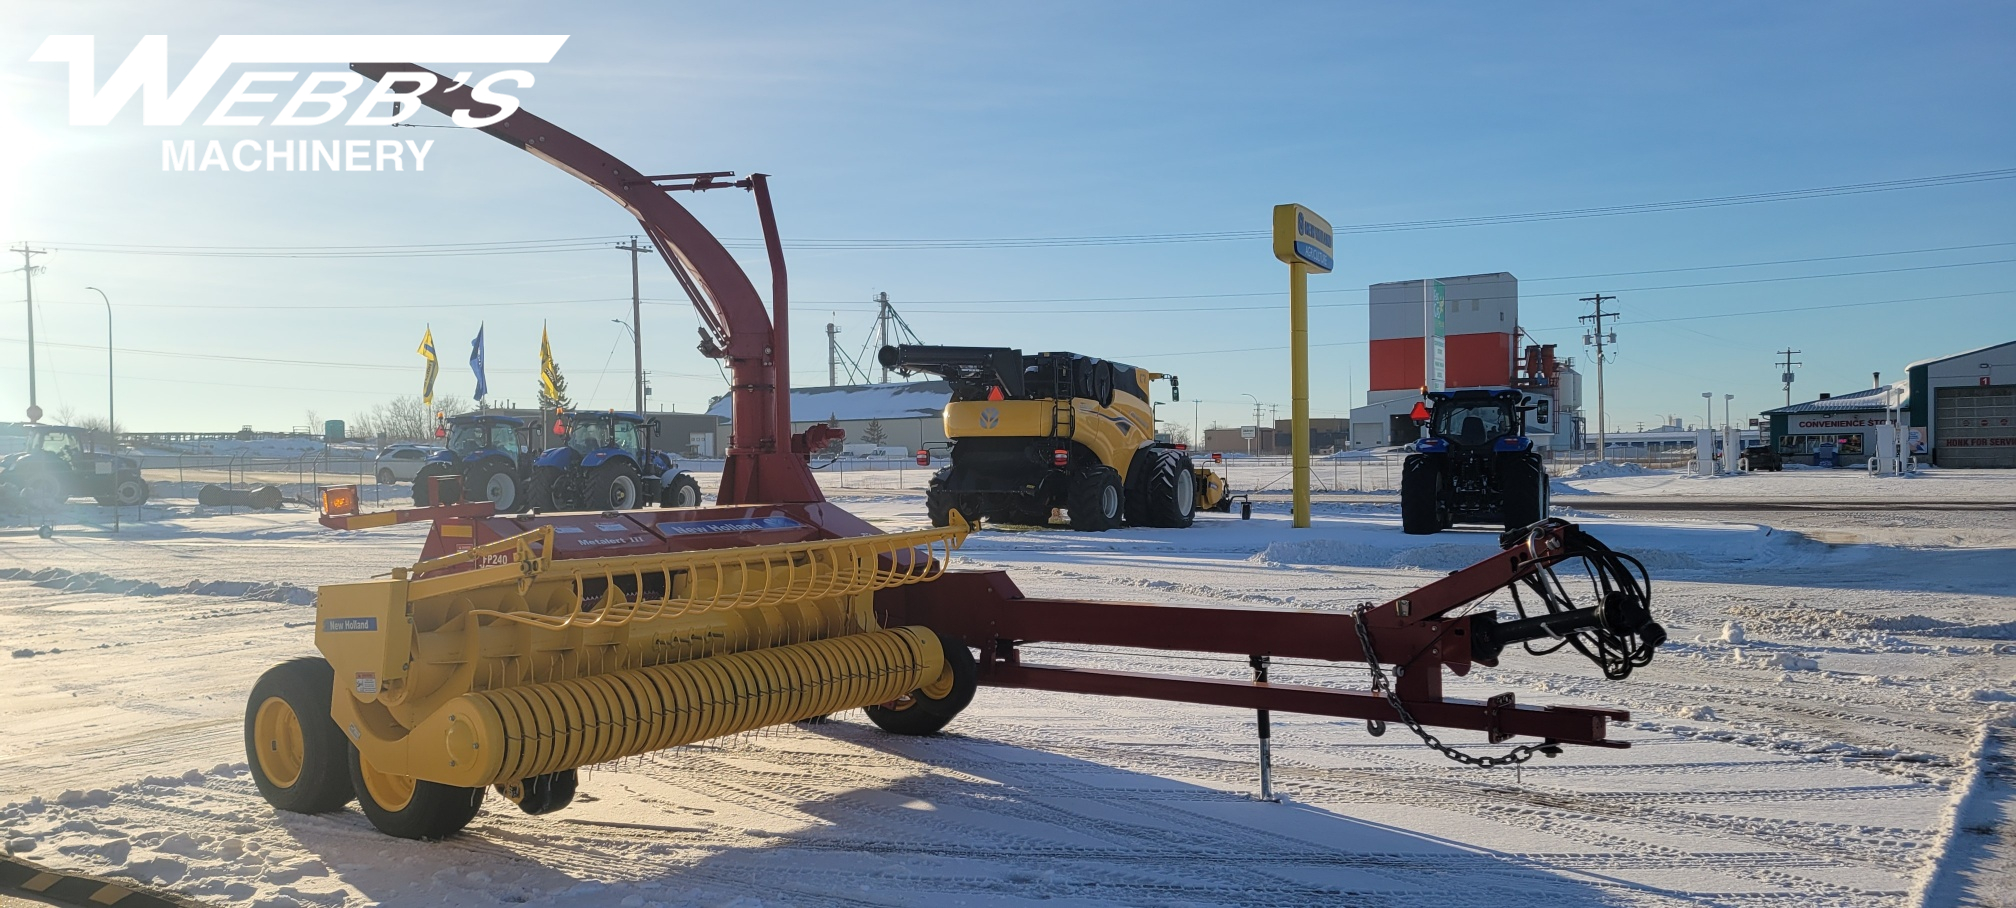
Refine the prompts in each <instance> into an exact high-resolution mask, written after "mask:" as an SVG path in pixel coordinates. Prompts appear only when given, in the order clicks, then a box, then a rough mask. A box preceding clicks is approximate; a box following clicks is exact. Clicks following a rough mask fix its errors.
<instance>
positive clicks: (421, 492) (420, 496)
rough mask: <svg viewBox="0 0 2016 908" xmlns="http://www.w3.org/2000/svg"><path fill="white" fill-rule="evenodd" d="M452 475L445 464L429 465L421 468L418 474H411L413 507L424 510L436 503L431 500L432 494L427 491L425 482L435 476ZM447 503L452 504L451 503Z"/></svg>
mask: <svg viewBox="0 0 2016 908" xmlns="http://www.w3.org/2000/svg"><path fill="white" fill-rule="evenodd" d="M453 475H455V471H454V470H451V469H449V468H448V466H447V465H446V464H438V463H430V464H428V465H426V466H424V467H421V468H420V472H418V473H415V474H413V506H414V507H416V508H424V507H428V506H429V505H432V504H435V503H436V502H435V501H434V500H433V497H434V496H433V494H432V493H431V492H429V491H428V489H427V485H428V483H427V480H429V479H432V478H434V477H436V476H453ZM448 503H450V504H452V503H453V502H448Z"/></svg>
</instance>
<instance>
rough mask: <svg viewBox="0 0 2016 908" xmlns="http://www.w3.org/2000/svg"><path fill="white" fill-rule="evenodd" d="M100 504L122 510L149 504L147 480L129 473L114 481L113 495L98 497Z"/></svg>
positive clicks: (136, 474)
mask: <svg viewBox="0 0 2016 908" xmlns="http://www.w3.org/2000/svg"><path fill="white" fill-rule="evenodd" d="M98 503H99V504H102V505H111V506H114V507H121V508H137V507H139V506H141V505H143V504H146V503H147V480H145V479H141V478H140V474H138V473H127V474H125V475H123V476H120V477H119V478H118V479H116V480H114V481H113V483H112V494H110V495H100V496H98Z"/></svg>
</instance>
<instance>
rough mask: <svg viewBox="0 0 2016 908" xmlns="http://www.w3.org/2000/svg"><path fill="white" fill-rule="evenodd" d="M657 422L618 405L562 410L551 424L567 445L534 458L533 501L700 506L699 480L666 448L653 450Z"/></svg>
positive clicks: (568, 506)
mask: <svg viewBox="0 0 2016 908" xmlns="http://www.w3.org/2000/svg"><path fill="white" fill-rule="evenodd" d="M657 425H658V421H657V420H655V419H647V418H645V417H643V416H640V415H638V414H636V413H624V412H620V411H617V410H602V411H588V410H579V411H572V412H568V411H563V412H561V413H560V414H559V415H558V417H557V418H556V419H555V420H554V424H553V429H554V431H555V432H556V433H557V434H558V435H560V437H561V438H563V439H565V443H564V444H560V445H557V446H555V447H551V448H547V449H546V451H545V453H543V454H540V455H539V458H538V459H537V460H536V461H534V468H533V471H532V478H531V487H530V498H529V500H530V502H531V505H532V507H535V508H539V509H541V510H562V511H567V510H596V511H600V510H610V509H615V510H623V509H626V508H635V507H643V506H646V504H647V503H649V502H658V503H660V504H661V505H663V506H664V507H698V506H699V505H700V485H699V482H698V481H697V480H695V479H694V478H693V477H692V476H691V475H689V474H687V473H684V472H681V471H680V470H679V467H678V465H677V464H675V463H673V462H672V458H671V457H670V456H669V455H667V454H666V453H665V452H663V451H654V450H652V449H651V434H652V432H653V431H655V430H656V428H657Z"/></svg>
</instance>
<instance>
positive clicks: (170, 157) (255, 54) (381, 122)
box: [29, 35, 568, 172]
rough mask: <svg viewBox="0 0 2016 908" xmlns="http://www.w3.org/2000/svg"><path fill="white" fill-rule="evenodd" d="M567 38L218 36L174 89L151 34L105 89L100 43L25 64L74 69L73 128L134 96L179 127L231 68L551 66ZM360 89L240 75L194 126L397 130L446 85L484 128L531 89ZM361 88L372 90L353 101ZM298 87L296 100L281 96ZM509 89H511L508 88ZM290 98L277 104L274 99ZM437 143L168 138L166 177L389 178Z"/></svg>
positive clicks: (514, 78)
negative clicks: (423, 63) (424, 98)
mask: <svg viewBox="0 0 2016 908" xmlns="http://www.w3.org/2000/svg"><path fill="white" fill-rule="evenodd" d="M567 37H568V36H566V35H222V36H219V37H218V38H217V39H216V40H215V41H212V42H211V44H210V48H209V49H208V50H206V51H204V53H203V56H202V57H201V58H199V59H198V60H197V61H196V65H195V66H194V67H192V68H191V69H190V70H189V72H188V73H187V74H186V75H184V76H183V77H182V80H181V81H180V82H179V83H171V82H170V80H169V77H168V38H167V36H165V35H148V36H146V37H144V38H142V39H140V42H139V43H138V44H137V45H135V46H134V48H133V50H132V51H131V52H130V53H128V54H127V55H126V58H125V59H124V60H123V61H121V62H120V64H119V67H118V68H117V69H115V70H113V72H112V74H111V76H110V77H108V78H107V79H106V80H105V81H104V83H103V84H100V83H99V82H98V80H97V40H96V39H95V38H94V37H93V36H90V35H52V36H50V37H49V38H47V39H45V40H44V41H43V42H42V46H41V47H39V48H37V49H36V51H35V54H34V55H33V56H32V57H30V58H29V59H30V60H31V61H33V62H37V63H65V64H68V65H69V70H70V72H69V75H70V82H69V90H70V97H69V100H70V125H72V126H107V125H110V124H111V123H112V121H113V119H114V118H116V117H117V116H118V115H119V114H120V112H121V111H123V110H124V109H125V108H126V107H127V105H128V104H129V103H130V102H131V101H132V100H133V96H134V95H136V94H138V95H139V96H140V122H141V123H142V124H143V125H146V126H184V125H187V124H188V122H189V119H190V117H191V116H192V115H194V114H195V113H196V112H197V110H198V108H200V107H202V106H203V105H204V102H206V101H207V100H209V98H210V97H211V95H212V94H213V93H214V89H215V88H216V87H217V85H218V84H219V82H220V81H221V80H222V79H223V77H224V74H225V73H226V71H227V70H229V69H230V68H231V67H233V66H239V65H246V64H260V65H270V66H276V67H278V66H306V65H312V64H329V63H334V64H345V65H347V64H350V63H353V62H357V61H371V60H428V61H436V62H442V63H452V64H458V65H464V64H478V65H480V64H489V65H509V64H530V63H547V62H550V61H551V60H552V59H553V56H554V54H556V53H558V52H559V50H560V46H561V45H562V44H564V43H566V41H567ZM387 76H388V77H387V78H383V79H378V80H375V81H373V80H367V79H365V78H364V76H362V75H360V74H359V73H357V72H353V71H351V70H349V69H342V70H305V71H304V70H302V69H272V70H248V71H245V72H241V73H239V75H238V78H237V80H236V81H235V82H233V83H232V84H231V87H230V88H229V89H228V90H226V91H225V92H224V94H223V96H222V97H221V98H218V99H217V100H216V102H215V104H213V105H211V106H210V108H209V112H208V114H207V115H206V116H205V117H204V118H203V119H202V121H201V123H200V125H202V126H206V127H300V126H325V125H328V124H331V123H335V122H336V121H337V120H338V118H342V125H343V126H358V127H371V126H397V125H401V124H403V123H405V122H406V120H408V119H410V118H411V117H412V116H413V115H414V114H416V113H419V111H420V108H421V106H422V105H421V104H420V103H419V102H418V98H419V97H420V96H421V95H423V94H426V93H427V92H430V91H434V90H435V89H437V88H442V86H443V85H444V84H446V86H447V87H446V88H444V89H442V91H443V93H444V94H446V95H448V96H451V97H455V98H456V99H457V100H458V101H460V102H462V103H461V105H460V106H451V107H449V109H447V110H445V111H443V112H444V113H447V114H448V115H449V119H450V120H451V121H453V122H454V124H455V125H456V126H459V127H462V128H465V129H481V128H484V127H487V126H491V125H493V124H496V123H500V122H503V121H504V120H505V119H506V118H508V117H510V116H511V115H512V114H514V113H517V112H518V106H519V100H518V97H517V95H515V94H512V93H511V92H515V91H517V90H520V89H525V88H530V87H531V86H532V85H533V82H534V78H533V75H532V73H531V72H530V71H528V70H524V69H500V70H495V71H490V72H487V73H483V74H482V75H480V76H479V71H478V70H474V69H471V70H460V71H457V72H456V73H455V75H454V77H453V78H452V79H449V78H448V77H445V76H443V75H441V74H438V73H434V72H430V71H428V70H424V69H417V68H416V69H415V70H413V71H410V72H409V71H396V72H392V73H389V74H387ZM367 81H370V82H371V87H370V88H369V89H368V90H364V92H363V94H362V96H361V97H357V94H358V92H359V90H360V89H364V87H365V85H366V83H367ZM288 85H291V86H293V91H292V92H291V93H289V92H285V91H282V90H280V88H281V87H282V86H288ZM507 89H508V90H507ZM283 94H285V95H287V100H286V101H285V102H284V103H282V102H280V98H281V96H282V95H283ZM346 113H347V116H346ZM433 146H434V143H433V142H432V141H398V140H392V139H327V140H324V139H295V138H278V139H263V140H262V139H238V140H236V141H231V140H220V139H209V140H197V139H163V140H162V142H161V169H162V170H167V171H204V170H212V169H215V170H223V171H239V172H245V171H256V170H265V171H324V170H327V171H385V170H401V171H403V170H406V169H407V165H408V164H409V163H410V164H411V166H412V169H413V170H416V171H417V170H425V169H426V168H427V155H428V153H429V152H430V151H432V150H433Z"/></svg>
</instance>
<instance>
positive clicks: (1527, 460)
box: [1498, 455, 1547, 530]
mask: <svg viewBox="0 0 2016 908" xmlns="http://www.w3.org/2000/svg"><path fill="white" fill-rule="evenodd" d="M1498 486H1499V488H1502V489H1504V490H1505V504H1504V507H1503V508H1502V509H1501V510H1502V511H1503V513H1504V515H1505V528H1506V529H1508V530H1517V529H1523V528H1525V527H1530V526H1532V525H1534V524H1536V523H1539V522H1540V521H1541V520H1544V519H1546V517H1547V470H1546V468H1545V467H1543V466H1541V464H1540V460H1539V458H1537V457H1532V456H1530V455H1527V456H1518V457H1507V458H1505V459H1504V460H1501V461H1499V462H1498Z"/></svg>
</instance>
